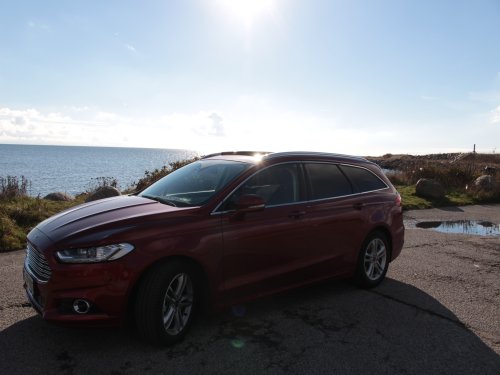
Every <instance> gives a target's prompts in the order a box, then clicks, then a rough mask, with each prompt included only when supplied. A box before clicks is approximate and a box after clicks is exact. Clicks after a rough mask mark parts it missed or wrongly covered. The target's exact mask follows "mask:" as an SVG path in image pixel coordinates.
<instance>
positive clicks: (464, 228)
mask: <svg viewBox="0 0 500 375" xmlns="http://www.w3.org/2000/svg"><path fill="white" fill-rule="evenodd" d="M416 227H417V228H423V229H432V230H435V231H437V232H443V233H459V234H474V235H478V236H500V225H498V224H494V223H491V222H489V221H481V220H457V221H424V222H421V223H417V224H416Z"/></svg>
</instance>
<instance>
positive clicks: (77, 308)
mask: <svg viewBox="0 0 500 375" xmlns="http://www.w3.org/2000/svg"><path fill="white" fill-rule="evenodd" d="M89 310H90V303H88V302H87V301H85V300H84V299H75V300H74V301H73V311H74V312H76V313H77V314H86V313H88V312H89Z"/></svg>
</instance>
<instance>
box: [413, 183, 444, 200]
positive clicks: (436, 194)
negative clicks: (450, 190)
mask: <svg viewBox="0 0 500 375" xmlns="http://www.w3.org/2000/svg"><path fill="white" fill-rule="evenodd" d="M415 190H416V194H417V197H421V198H428V199H442V198H444V193H445V191H444V188H443V185H441V184H440V183H439V182H438V181H436V180H432V179H428V178H421V179H420V180H418V181H417V185H416V186H415Z"/></svg>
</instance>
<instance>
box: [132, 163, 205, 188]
mask: <svg viewBox="0 0 500 375" xmlns="http://www.w3.org/2000/svg"><path fill="white" fill-rule="evenodd" d="M199 159H200V158H199V157H194V158H191V159H186V160H179V161H174V162H172V163H169V164H168V165H164V166H163V167H162V168H161V169H158V168H156V169H155V170H154V171H145V172H144V177H143V178H141V179H140V180H139V181H138V182H137V183H134V184H133V185H135V187H132V188H131V189H129V190H131V191H142V190H144V189H146V188H147V187H148V186H150V185H152V184H153V183H155V182H156V181H158V180H159V179H160V178H163V177H165V176H166V175H168V174H169V173H172V172H173V171H175V170H176V169H179V168H182V167H184V166H185V165H188V164H190V163H192V162H195V161H196V160H199Z"/></svg>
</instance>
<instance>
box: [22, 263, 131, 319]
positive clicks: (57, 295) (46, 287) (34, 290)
mask: <svg viewBox="0 0 500 375" xmlns="http://www.w3.org/2000/svg"><path fill="white" fill-rule="evenodd" d="M60 267H61V266H60ZM67 268H68V269H69V270H66V271H65V272H62V273H61V272H58V271H57V269H56V270H53V271H54V272H53V274H52V277H51V279H50V280H49V281H46V282H44V281H41V280H39V279H37V277H36V276H35V275H34V274H33V272H31V271H30V268H29V267H28V266H27V263H26V262H25V265H24V270H23V273H24V288H25V290H26V295H27V297H28V300H29V302H30V303H31V305H32V306H33V308H34V309H35V310H36V311H37V312H38V313H39V314H40V315H41V316H42V318H43V319H44V320H47V321H50V322H56V323H62V324H75V325H86V326H93V325H96V326H103V325H105V326H117V325H120V324H121V323H122V322H123V321H124V318H125V315H126V306H127V304H126V301H127V291H128V286H129V283H128V282H127V281H126V280H123V279H121V278H120V277H116V275H115V276H113V274H114V272H113V271H116V270H117V269H119V268H120V266H119V265H112V266H111V267H106V268H108V270H107V271H104V272H103V268H105V267H103V266H102V265H99V266H97V267H93V268H94V269H91V268H92V266H91V267H88V265H83V266H82V265H77V266H76V267H74V266H69V267H67ZM82 268H84V272H83V273H82V272H78V271H77V270H76V269H82ZM69 274H71V277H70V278H65V277H64V276H65V275H66V276H69ZM75 276H76V277H75ZM78 276H80V277H78ZM75 300H85V301H88V302H89V304H90V306H91V308H90V309H89V311H88V312H87V313H85V314H79V313H77V312H76V311H75V310H74V309H73V307H72V306H73V302H74V301H75Z"/></svg>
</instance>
